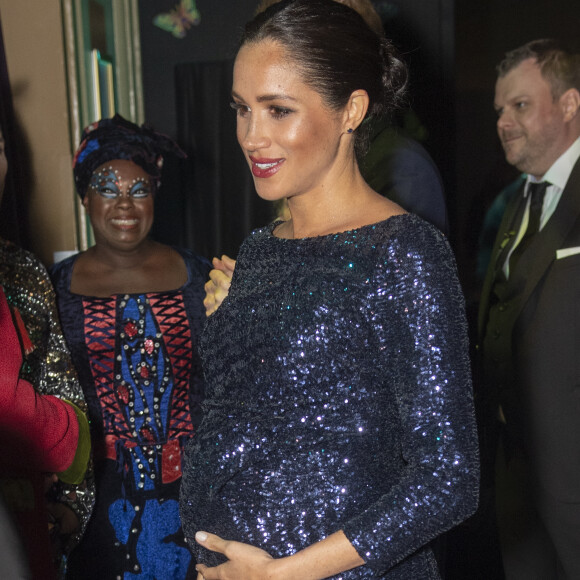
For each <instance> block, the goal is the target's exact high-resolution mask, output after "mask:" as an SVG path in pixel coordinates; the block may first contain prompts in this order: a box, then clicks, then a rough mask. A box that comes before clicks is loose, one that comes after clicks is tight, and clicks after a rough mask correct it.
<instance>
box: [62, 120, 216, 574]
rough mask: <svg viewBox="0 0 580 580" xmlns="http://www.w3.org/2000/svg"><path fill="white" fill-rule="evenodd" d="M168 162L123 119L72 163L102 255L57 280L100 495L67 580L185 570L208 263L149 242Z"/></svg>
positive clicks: (81, 261) (86, 140) (97, 134)
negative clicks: (185, 502) (187, 490)
mask: <svg viewBox="0 0 580 580" xmlns="http://www.w3.org/2000/svg"><path fill="white" fill-rule="evenodd" d="M170 151H171V152H175V153H178V154H180V153H181V152H180V151H179V149H178V148H177V146H176V145H175V144H174V143H173V142H172V141H170V140H169V139H168V138H167V137H164V136H162V135H159V134H157V133H154V132H153V131H151V130H150V129H148V128H146V127H138V126H137V125H134V124H133V123H130V122H128V121H126V120H125V119H123V118H122V117H119V116H116V117H114V118H113V119H104V120H102V121H100V122H98V123H96V124H94V125H92V126H90V127H88V128H87V129H86V130H85V132H84V134H83V136H82V142H81V145H80V147H79V150H78V152H77V155H76V158H75V166H74V174H75V181H76V186H77V190H78V192H79V194H80V195H81V197H82V200H83V205H84V207H85V208H86V210H87V212H88V215H89V217H90V219H91V223H92V226H93V231H94V236H95V245H94V246H92V247H91V248H90V249H89V250H87V251H86V252H83V253H81V254H79V255H77V256H73V257H72V258H70V259H68V260H65V261H64V262H61V263H60V264H57V266H56V267H55V268H54V269H53V272H52V274H53V281H54V284H55V288H56V291H57V296H58V307H59V313H60V316H61V321H62V325H63V329H64V333H65V337H66V340H67V343H68V345H69V348H70V350H71V354H72V357H73V361H74V363H75V366H76V368H77V370H78V373H79V378H80V380H81V384H82V387H83V390H84V392H85V395H86V398H87V403H88V406H89V417H90V420H91V432H92V439H93V445H94V458H95V475H96V484H97V496H96V505H95V510H94V514H93V517H92V519H91V521H90V522H89V525H88V527H87V532H86V534H85V537H84V539H83V541H82V542H81V544H80V545H79V547H78V548H77V549H76V550H75V551H74V552H73V553H72V555H71V558H70V563H69V574H68V577H69V578H82V579H83V580H86V579H91V578H95V579H99V580H106V579H116V578H147V579H156V580H162V579H167V580H169V579H171V580H183V579H184V578H185V577H186V574H187V572H188V568H189V567H190V560H191V556H190V553H189V550H188V549H187V547H186V546H185V542H184V538H183V532H182V530H181V527H180V520H179V510H178V494H179V484H180V479H181V459H182V450H183V448H184V444H185V442H186V441H187V440H188V439H189V438H190V437H191V436H192V435H193V431H194V421H193V420H192V415H195V413H197V412H198V411H199V404H200V400H201V397H202V374H201V365H200V361H199V357H198V354H197V343H198V336H199V334H200V329H201V325H202V323H203V321H204V312H203V304H202V300H203V283H204V280H205V278H206V276H207V272H208V269H209V263H208V262H207V261H206V260H205V259H202V258H200V257H198V256H196V255H194V254H192V253H191V252H189V251H187V250H183V249H178V248H172V247H168V246H165V245H162V244H159V243H157V242H155V241H153V240H151V239H150V238H149V237H148V234H149V231H150V229H151V226H152V222H153V202H154V196H155V192H156V190H157V189H158V185H159V178H160V168H161V163H162V159H163V155H164V154H167V153H168V152H170ZM191 570H192V573H193V575H194V576H195V570H193V565H192V566H191Z"/></svg>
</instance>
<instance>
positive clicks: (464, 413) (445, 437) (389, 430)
mask: <svg viewBox="0 0 580 580" xmlns="http://www.w3.org/2000/svg"><path fill="white" fill-rule="evenodd" d="M405 83H406V69H405V67H404V65H403V64H402V63H401V61H399V60H398V58H397V57H396V55H395V54H394V52H393V49H392V47H391V45H390V43H388V42H387V41H386V40H382V39H380V38H379V37H378V36H377V35H376V34H375V33H374V32H372V31H371V30H370V29H369V28H368V27H367V25H366V24H365V23H364V21H363V20H362V19H361V18H360V17H359V16H358V15H357V14H356V13H355V12H354V11H353V10H351V9H350V8H348V7H346V6H343V5H342V4H339V3H337V2H334V1H333V0H296V1H295V2H281V3H279V4H276V5H274V6H272V7H270V8H269V9H268V10H266V11H265V12H263V13H262V14H260V15H258V16H257V17H256V18H255V20H254V21H252V22H251V23H249V24H248V25H247V27H246V31H245V34H244V36H243V39H242V43H241V48H240V49H239V52H238V54H237V57H236V62H235V67H234V78H233V89H232V101H233V102H232V106H233V108H234V110H235V111H236V113H237V136H238V140H239V143H240V145H241V148H242V150H243V152H244V154H245V156H246V159H247V161H248V165H249V167H250V169H251V171H252V174H253V176H254V182H255V186H256V190H257V192H258V194H259V195H260V196H261V197H263V198H265V199H267V200H270V201H275V200H279V199H282V198H287V199H288V205H289V209H290V213H291V218H290V219H289V220H288V221H285V222H280V221H277V222H274V223H273V224H271V225H269V226H267V227H264V228H262V229H259V230H257V231H255V232H253V233H252V234H251V235H250V236H249V238H248V239H247V240H246V241H245V242H244V244H243V245H242V247H241V249H240V252H239V254H238V260H237V264H236V268H235V272H234V275H233V279H232V284H231V288H230V291H229V295H228V296H227V298H226V299H225V300H224V301H223V303H222V305H221V306H220V307H219V309H218V310H217V311H216V312H214V313H213V314H212V315H211V316H210V317H209V318H208V322H207V325H206V327H205V330H204V333H203V335H202V339H201V353H202V360H203V365H204V376H205V380H206V398H205V400H204V403H203V411H204V416H203V419H202V423H201V425H200V428H199V431H198V433H197V436H196V438H195V439H193V440H192V441H191V442H190V443H189V444H188V446H187V449H186V459H185V463H184V473H183V481H182V489H181V515H182V523H183V527H184V532H185V536H186V539H187V541H188V545H189V546H190V547H191V548H192V550H193V551H194V553H195V555H196V559H197V561H198V566H197V569H198V572H199V576H198V579H199V580H201V579H205V580H213V579H218V578H219V579H230V580H253V579H292V580H296V579H300V580H305V579H321V578H328V577H332V578H341V579H344V580H347V579H353V578H388V579H394V578H399V579H405V580H410V579H413V580H415V579H421V580H425V579H427V578H438V577H439V573H438V568H437V564H436V561H435V558H434V555H433V551H432V549H431V547H430V542H431V541H432V540H433V539H434V538H436V537H437V536H438V535H439V534H441V533H442V532H444V531H445V530H447V529H449V528H450V527H452V526H454V525H456V524H458V523H459V522H461V521H462V520H463V519H465V518H467V517H468V516H469V515H470V514H472V513H473V511H474V510H475V507H476V503H477V494H478V479H479V470H478V453H477V440H476V433H475V424H474V416H473V402H472V393H471V383H470V369H469V361H468V347H467V337H466V324H465V316H464V303H463V297H462V294H461V290H460V287H459V284H458V281H457V277H456V271H455V264H454V260H453V256H452V253H451V250H450V248H449V245H448V243H447V241H446V239H445V238H444V236H443V235H442V234H441V233H440V232H439V231H438V230H437V229H436V228H434V227H433V226H431V225H430V224H428V223H426V222H425V221H423V220H422V219H421V218H418V217H417V216H414V215H412V214H408V213H405V212H404V211H403V210H402V209H401V208H400V207H399V206H397V205H395V204H394V203H393V202H391V201H389V200H388V199H386V198H384V197H382V196H381V195H379V194H377V193H376V192H374V191H373V190H372V189H370V187H369V186H368V185H367V184H366V183H365V182H364V180H363V179H362V177H361V175H360V172H359V169H358V165H357V162H356V154H355V150H356V151H359V150H360V146H361V145H362V144H363V143H364V138H365V133H366V131H367V130H368V128H369V126H370V124H369V123H366V122H365V119H367V118H369V117H372V116H377V115H381V114H383V113H388V112H389V111H390V110H392V109H393V107H394V105H395V104H396V101H397V100H398V99H399V98H400V97H401V96H402V90H403V88H404V85H405Z"/></svg>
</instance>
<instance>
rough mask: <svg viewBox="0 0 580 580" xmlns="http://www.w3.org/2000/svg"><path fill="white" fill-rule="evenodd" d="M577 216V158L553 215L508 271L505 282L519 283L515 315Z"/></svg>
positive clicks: (579, 209)
mask: <svg viewBox="0 0 580 580" xmlns="http://www.w3.org/2000/svg"><path fill="white" fill-rule="evenodd" d="M579 216H580V160H579V161H577V162H576V165H575V166H574V169H573V170H572V173H571V174H570V177H569V179H568V182H567V184H566V187H565V189H564V191H563V192H562V197H561V198H560V201H559V202H558V206H557V207H556V210H555V211H554V214H553V215H552V216H551V217H550V219H549V220H548V222H547V223H546V226H545V227H544V228H543V229H542V231H541V232H540V233H539V234H537V235H536V236H535V239H534V240H533V242H532V243H531V244H530V245H529V247H528V248H527V250H526V251H525V252H524V254H522V256H521V258H520V260H519V262H518V267H517V269H516V271H514V272H512V273H510V280H509V284H510V285H511V284H514V285H515V287H518V286H519V285H521V286H522V288H523V291H522V293H521V299H520V300H519V301H518V306H517V312H514V316H517V315H519V313H520V312H521V310H522V309H523V307H524V305H525V304H526V302H527V300H528V298H529V297H530V294H531V293H532V292H533V291H534V289H535V288H536V286H537V285H538V283H539V281H540V279H541V278H542V276H543V275H544V274H545V272H546V271H547V270H548V268H549V267H550V266H551V264H552V262H554V261H555V259H556V250H558V249H560V248H561V247H562V244H563V242H564V240H565V239H566V236H567V235H568V233H569V232H570V230H571V229H572V226H573V225H574V224H575V222H576V221H577V220H578V218H579Z"/></svg>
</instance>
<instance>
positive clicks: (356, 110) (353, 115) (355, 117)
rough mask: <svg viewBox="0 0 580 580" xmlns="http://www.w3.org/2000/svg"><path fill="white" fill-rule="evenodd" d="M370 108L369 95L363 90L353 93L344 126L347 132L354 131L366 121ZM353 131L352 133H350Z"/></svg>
mask: <svg viewBox="0 0 580 580" xmlns="http://www.w3.org/2000/svg"><path fill="white" fill-rule="evenodd" d="M368 108H369V95H368V93H367V92H366V91H365V90H363V89H358V90H356V91H353V93H352V94H351V95H350V98H349V99H348V103H347V104H346V107H345V114H344V126H345V130H346V132H351V133H352V131H354V130H355V129H356V128H357V127H358V126H359V125H360V124H361V123H362V122H363V120H364V118H365V115H366V114H367V110H368ZM349 129H352V131H349Z"/></svg>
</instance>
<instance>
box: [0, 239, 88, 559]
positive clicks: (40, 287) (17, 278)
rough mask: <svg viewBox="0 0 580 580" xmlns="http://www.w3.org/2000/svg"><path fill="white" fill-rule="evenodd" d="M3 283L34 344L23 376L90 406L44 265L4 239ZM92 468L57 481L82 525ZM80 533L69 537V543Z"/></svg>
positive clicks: (45, 390)
mask: <svg viewBox="0 0 580 580" xmlns="http://www.w3.org/2000/svg"><path fill="white" fill-rule="evenodd" d="M0 284H2V286H3V288H4V292H5V294H6V298H7V299H8V302H9V304H10V305H11V306H12V307H14V308H17V309H18V311H19V312H20V315H21V316H22V320H23V321H24V325H25V327H26V331H27V333H28V336H29V338H30V340H31V342H32V345H33V346H34V349H33V350H32V352H31V353H30V354H28V355H26V356H25V357H24V361H23V364H22V371H21V377H22V378H24V379H26V380H27V381H29V382H30V383H31V384H32V385H33V386H34V387H35V388H36V389H37V390H38V391H39V392H40V393H42V394H49V395H55V396H57V397H60V398H62V399H66V400H68V401H71V402H72V403H75V404H76V405H77V406H78V407H79V408H80V409H82V410H83V411H85V412H86V404H85V400H84V395H83V392H82V389H81V387H80V384H79V382H78V379H77V375H76V371H75V369H74V367H73V364H72V362H71V358H70V355H69V352H68V349H67V347H66V344H65V341H64V337H63V334H62V330H61V328H60V324H59V322H58V315H57V309H56V302H55V295H54V290H53V287H52V284H51V282H50V279H49V277H48V274H47V272H46V269H45V267H44V266H43V265H42V263H41V262H40V261H39V260H38V259H37V258H36V257H35V256H33V255H32V254H31V253H29V252H26V251H25V250H23V249H21V248H19V247H18V246H15V245H14V244H12V243H11V242H8V241H6V240H2V239H0ZM91 474H92V471H91V470H89V471H88V472H87V478H86V480H85V482H84V483H83V484H81V485H77V486H75V485H64V484H60V485H59V493H60V496H59V499H60V500H61V501H62V502H64V503H66V504H67V505H68V506H69V507H70V508H71V509H73V511H75V513H76V514H77V516H78V518H79V520H80V522H81V530H84V528H85V526H86V524H87V521H88V519H89V516H90V513H91V510H92V507H93V504H94V484H93V482H92V475H91ZM81 535H82V531H81V532H79V534H76V537H75V538H72V539H71V542H70V545H69V546H68V548H69V549H70V548H71V547H72V546H73V545H74V544H75V543H76V541H77V540H78V539H79V538H80V536H81Z"/></svg>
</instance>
